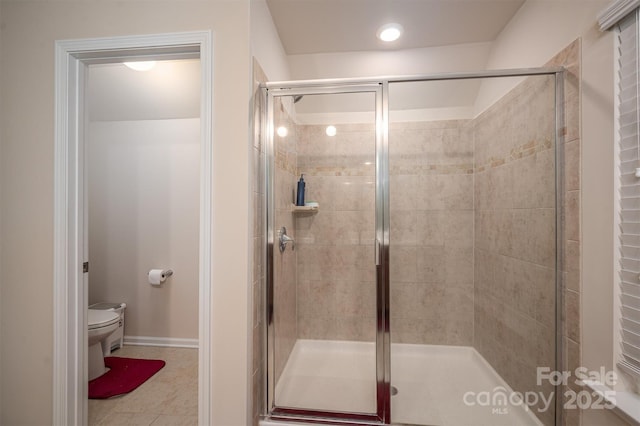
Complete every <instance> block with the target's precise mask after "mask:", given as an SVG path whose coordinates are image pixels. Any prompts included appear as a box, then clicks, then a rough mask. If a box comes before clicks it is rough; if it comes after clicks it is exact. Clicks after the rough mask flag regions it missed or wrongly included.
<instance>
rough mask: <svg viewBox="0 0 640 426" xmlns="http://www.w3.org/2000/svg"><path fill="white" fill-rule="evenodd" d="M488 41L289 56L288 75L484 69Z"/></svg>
mask: <svg viewBox="0 0 640 426" xmlns="http://www.w3.org/2000/svg"><path fill="white" fill-rule="evenodd" d="M490 49H491V43H471V44H458V45H452V46H442V47H429V48H423V49H405V50H395V51H378V52H339V53H318V54H309V55H291V56H289V65H290V67H291V77H292V78H293V79H296V80H309V79H316V78H350V77H376V76H385V75H412V74H430V73H440V72H455V71H476V70H479V69H484V67H485V64H486V61H487V57H488V55H489V51H490Z"/></svg>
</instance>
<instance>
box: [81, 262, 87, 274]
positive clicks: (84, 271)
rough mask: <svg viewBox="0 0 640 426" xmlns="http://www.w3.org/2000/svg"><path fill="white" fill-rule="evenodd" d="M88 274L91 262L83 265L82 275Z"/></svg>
mask: <svg viewBox="0 0 640 426" xmlns="http://www.w3.org/2000/svg"><path fill="white" fill-rule="evenodd" d="M87 272H89V262H84V263H83V264H82V273H84V274H86V273H87Z"/></svg>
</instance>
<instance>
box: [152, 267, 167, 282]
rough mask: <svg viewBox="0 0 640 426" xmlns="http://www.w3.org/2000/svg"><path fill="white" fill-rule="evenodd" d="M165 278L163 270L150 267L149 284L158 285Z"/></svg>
mask: <svg viewBox="0 0 640 426" xmlns="http://www.w3.org/2000/svg"><path fill="white" fill-rule="evenodd" d="M165 279H166V278H165V275H164V270H162V269H152V270H150V271H149V284H151V285H160V284H161V283H163V282H164V280H165Z"/></svg>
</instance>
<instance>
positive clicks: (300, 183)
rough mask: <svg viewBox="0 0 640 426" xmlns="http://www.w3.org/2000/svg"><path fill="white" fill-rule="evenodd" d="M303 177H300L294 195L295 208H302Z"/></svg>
mask: <svg viewBox="0 0 640 426" xmlns="http://www.w3.org/2000/svg"><path fill="white" fill-rule="evenodd" d="M304 187H305V183H304V175H303V174H302V175H300V180H299V181H298V192H297V195H296V206H304Z"/></svg>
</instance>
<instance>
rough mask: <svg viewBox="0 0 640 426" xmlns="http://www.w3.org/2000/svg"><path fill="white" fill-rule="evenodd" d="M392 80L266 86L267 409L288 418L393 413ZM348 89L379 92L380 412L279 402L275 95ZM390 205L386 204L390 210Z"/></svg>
mask: <svg viewBox="0 0 640 426" xmlns="http://www.w3.org/2000/svg"><path fill="white" fill-rule="evenodd" d="M386 89H387V85H386V84H383V82H366V83H362V82H353V83H348V82H347V83H345V84H335V85H334V84H324V85H314V84H309V85H303V86H300V87H298V86H297V85H295V84H293V85H276V86H273V85H271V84H269V83H267V85H266V87H263V89H262V90H263V102H264V106H265V108H263V111H265V113H264V114H263V117H262V119H263V120H264V121H265V122H264V123H263V129H265V133H264V136H263V137H264V140H265V142H266V146H265V148H266V150H265V151H266V155H265V161H266V164H265V174H266V176H265V180H266V182H267V185H266V187H267V190H266V198H267V209H266V211H267V224H266V225H267V226H266V230H267V238H266V241H267V260H266V265H267V274H266V277H267V286H266V287H267V291H266V299H267V300H266V304H265V306H266V324H267V338H266V342H267V348H266V354H267V357H266V358H267V366H266V371H267V391H266V399H267V401H266V403H267V411H268V412H269V413H270V414H271V416H272V417H282V418H286V419H287V420H311V419H313V421H314V422H322V419H326V420H327V421H332V422H334V424H335V421H346V422H349V421H357V422H366V423H389V422H390V420H391V414H390V408H389V407H390V401H391V400H390V398H391V393H390V386H391V385H390V375H389V365H390V359H389V357H390V341H389V309H388V300H389V285H388V282H389V270H388V263H389V251H388V247H389V218H388V205H389V203H388V196H389V190H388V189H389V180H388V170H387V165H388V148H387V145H388V144H387V142H388V140H387V133H388V132H387V129H386V124H385V123H387V121H388V120H387V116H388V102H387V99H386V95H387V93H388V92H387V90H386ZM346 93H373V94H374V95H375V149H376V152H375V158H376V165H375V181H376V184H375V207H376V208H375V241H374V252H375V256H374V257H375V259H372V261H374V262H375V264H376V305H377V306H376V341H375V348H376V393H377V395H376V405H377V407H376V412H375V413H350V412H332V411H321V410H307V409H297V408H295V409H294V408H287V407H277V406H276V405H275V398H274V395H275V386H276V383H275V381H276V380H275V377H274V372H275V353H274V350H275V349H274V348H275V330H274V321H273V314H274V312H273V308H274V300H273V289H274V274H273V254H274V252H275V251H274V247H275V246H274V244H276V243H277V241H276V234H275V233H276V232H277V229H276V225H275V185H274V182H275V177H274V176H275V166H274V164H275V163H274V161H275V158H274V133H275V129H274V125H273V121H274V100H275V98H276V97H279V96H298V95H334V94H346ZM385 209H387V210H385Z"/></svg>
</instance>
